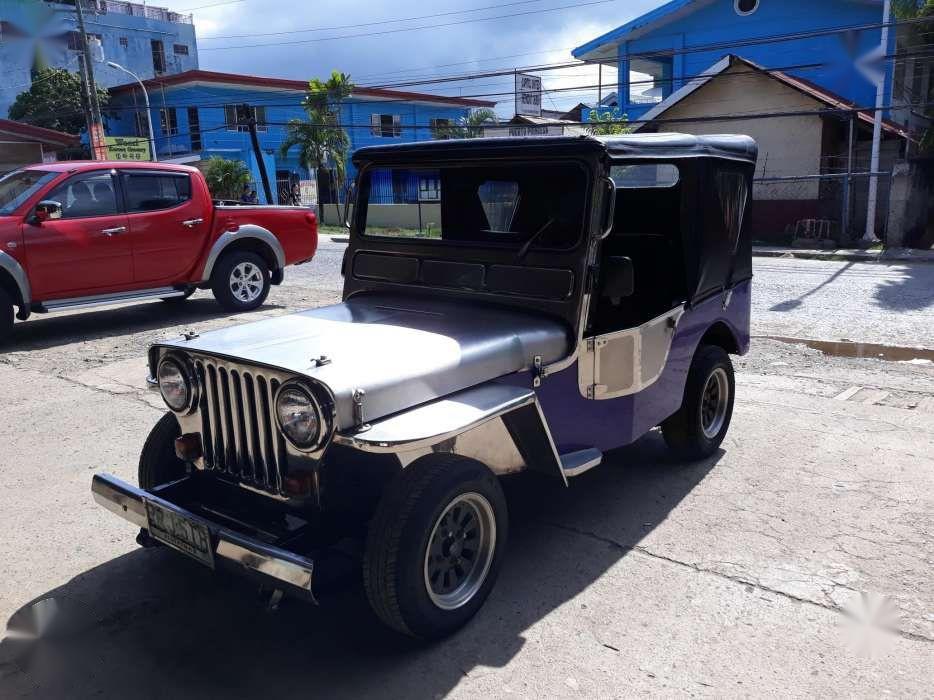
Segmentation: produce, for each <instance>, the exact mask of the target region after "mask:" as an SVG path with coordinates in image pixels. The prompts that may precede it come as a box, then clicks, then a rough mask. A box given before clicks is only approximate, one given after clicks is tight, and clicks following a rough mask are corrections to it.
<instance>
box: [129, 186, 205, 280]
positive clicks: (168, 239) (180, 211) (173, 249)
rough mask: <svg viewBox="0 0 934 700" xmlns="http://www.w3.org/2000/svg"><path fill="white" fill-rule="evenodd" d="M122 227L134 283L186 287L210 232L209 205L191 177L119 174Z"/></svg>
mask: <svg viewBox="0 0 934 700" xmlns="http://www.w3.org/2000/svg"><path fill="white" fill-rule="evenodd" d="M120 177H121V180H122V182H123V192H124V196H125V198H126V211H127V222H128V223H129V227H130V242H131V248H132V251H133V270H134V276H135V281H136V282H146V283H150V284H153V285H162V284H177V283H181V282H190V281H192V280H191V279H190V275H191V273H192V270H193V268H195V267H196V264H197V263H198V262H199V260H200V256H201V251H202V248H203V247H204V241H205V237H206V236H207V233H208V232H209V230H210V226H211V204H210V202H209V201H207V200H206V199H205V198H204V197H202V196H200V195H201V194H202V193H200V191H199V190H196V188H195V187H193V184H194V183H192V181H191V175H189V174H188V173H184V172H173V171H168V170H124V171H122V172H121V173H120Z"/></svg>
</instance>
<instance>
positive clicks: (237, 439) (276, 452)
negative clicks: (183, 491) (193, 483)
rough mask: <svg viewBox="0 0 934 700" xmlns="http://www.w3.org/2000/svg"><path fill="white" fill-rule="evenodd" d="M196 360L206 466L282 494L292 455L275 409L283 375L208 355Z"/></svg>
mask: <svg viewBox="0 0 934 700" xmlns="http://www.w3.org/2000/svg"><path fill="white" fill-rule="evenodd" d="M194 363H195V371H196V372H197V374H198V380H199V381H200V383H201V387H202V392H201V397H200V404H199V409H200V415H201V438H202V442H203V445H204V468H205V469H208V470H216V471H223V472H226V473H228V474H230V475H232V476H235V477H237V478H238V479H239V480H240V481H242V482H245V483H247V484H249V485H251V486H255V487H257V488H261V489H264V490H266V491H271V492H275V493H279V494H283V493H284V486H283V475H284V474H285V473H286V469H287V465H288V458H287V453H286V447H285V440H284V438H283V437H282V434H281V433H280V432H279V428H278V426H277V425H276V418H275V413H274V411H275V395H276V390H278V388H279V386H280V384H281V380H280V379H279V378H276V377H273V376H270V375H269V374H268V373H266V372H264V371H263V370H262V369H260V368H251V367H241V366H237V365H228V364H225V363H222V362H218V361H215V360H213V359H208V358H195V360H194Z"/></svg>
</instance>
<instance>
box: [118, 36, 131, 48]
mask: <svg viewBox="0 0 934 700" xmlns="http://www.w3.org/2000/svg"><path fill="white" fill-rule="evenodd" d="M120 48H121V49H128V48H130V40H129V39H127V38H126V37H125V36H122V37H120Z"/></svg>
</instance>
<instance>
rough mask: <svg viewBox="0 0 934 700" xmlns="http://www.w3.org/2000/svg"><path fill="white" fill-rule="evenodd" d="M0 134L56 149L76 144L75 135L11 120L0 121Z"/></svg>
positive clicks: (76, 137) (76, 138)
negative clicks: (37, 142)
mask: <svg viewBox="0 0 934 700" xmlns="http://www.w3.org/2000/svg"><path fill="white" fill-rule="evenodd" d="M0 134H12V135H14V136H18V137H19V138H21V139H23V140H25V141H39V142H41V143H42V144H44V145H47V146H52V147H58V148H65V147H66V146H74V145H76V144H77V143H78V136H77V135H76V134H66V133H65V132H64V131H56V130H55V129H46V128H45V127H41V126H33V125H32V124H23V123H22V122H15V121H13V120H11V119H0Z"/></svg>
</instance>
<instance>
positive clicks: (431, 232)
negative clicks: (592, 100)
mask: <svg viewBox="0 0 934 700" xmlns="http://www.w3.org/2000/svg"><path fill="white" fill-rule="evenodd" d="M587 185H588V176H587V173H586V172H585V171H584V170H583V169H582V168H581V167H580V166H579V165H578V164H576V163H571V162H558V163H554V162H553V163H535V164H529V163H523V164H521V165H510V164H508V163H491V164H489V165H473V166H455V165H450V166H443V167H440V168H372V169H370V170H369V171H368V172H367V173H366V174H365V176H364V178H363V183H362V191H361V196H362V197H365V198H366V201H367V207H366V221H365V223H364V226H363V232H364V235H367V236H374V237H393V238H403V239H405V238H408V239H419V240H428V241H437V242H452V243H460V244H462V243H468V244H478V245H483V244H488V245H492V246H496V247H503V246H507V247H513V248H519V249H522V248H523V247H524V246H525V245H526V243H528V242H529V241H530V240H531V241H532V242H531V244H530V245H531V246H534V247H535V248H542V249H558V250H561V249H568V248H571V247H573V246H574V245H575V244H576V243H577V242H578V241H579V240H580V237H581V234H582V231H583V222H584V220H585V218H586V211H585V207H586V201H587V200H586V193H587ZM429 193H430V197H429V196H428V194H429ZM400 205H402V206H400Z"/></svg>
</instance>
